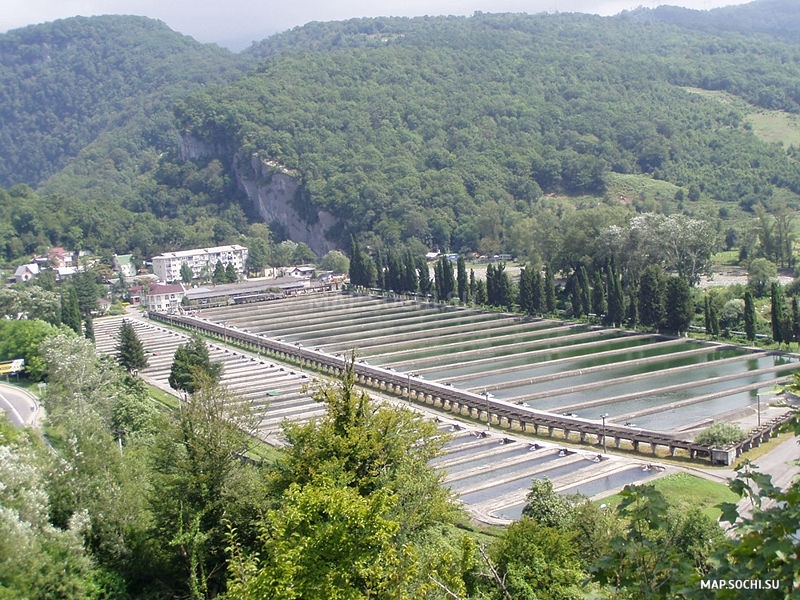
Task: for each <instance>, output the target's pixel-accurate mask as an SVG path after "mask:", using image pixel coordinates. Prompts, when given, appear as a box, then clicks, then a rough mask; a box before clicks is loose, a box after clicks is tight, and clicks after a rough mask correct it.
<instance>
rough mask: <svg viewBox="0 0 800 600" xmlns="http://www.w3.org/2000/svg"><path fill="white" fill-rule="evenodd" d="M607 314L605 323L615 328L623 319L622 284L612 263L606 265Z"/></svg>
mask: <svg viewBox="0 0 800 600" xmlns="http://www.w3.org/2000/svg"><path fill="white" fill-rule="evenodd" d="M607 274H608V275H607V278H608V284H607V285H608V312H607V313H606V323H608V324H609V325H611V326H616V325H619V324H621V323H622V321H623V319H624V318H625V296H624V295H623V293H622V282H621V281H620V278H619V275H617V271H616V269H615V268H614V265H613V263H612V264H609V265H608V269H607Z"/></svg>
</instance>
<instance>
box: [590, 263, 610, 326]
mask: <svg viewBox="0 0 800 600" xmlns="http://www.w3.org/2000/svg"><path fill="white" fill-rule="evenodd" d="M606 310H608V305H607V304H606V289H605V287H604V286H603V278H602V277H601V275H600V271H595V272H594V282H593V284H592V312H593V313H594V314H595V315H597V316H598V317H602V316H603V315H604V314H606Z"/></svg>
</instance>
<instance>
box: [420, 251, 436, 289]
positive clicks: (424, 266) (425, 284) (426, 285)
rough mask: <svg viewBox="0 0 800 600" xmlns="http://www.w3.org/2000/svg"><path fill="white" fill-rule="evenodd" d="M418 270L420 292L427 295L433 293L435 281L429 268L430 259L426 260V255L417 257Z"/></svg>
mask: <svg viewBox="0 0 800 600" xmlns="http://www.w3.org/2000/svg"><path fill="white" fill-rule="evenodd" d="M417 271H418V272H419V293H420V294H422V295H423V296H427V295H428V294H430V293H431V289H432V288H433V282H432V281H431V272H430V269H429V268H428V261H426V260H425V257H424V256H422V257H419V258H418V259H417Z"/></svg>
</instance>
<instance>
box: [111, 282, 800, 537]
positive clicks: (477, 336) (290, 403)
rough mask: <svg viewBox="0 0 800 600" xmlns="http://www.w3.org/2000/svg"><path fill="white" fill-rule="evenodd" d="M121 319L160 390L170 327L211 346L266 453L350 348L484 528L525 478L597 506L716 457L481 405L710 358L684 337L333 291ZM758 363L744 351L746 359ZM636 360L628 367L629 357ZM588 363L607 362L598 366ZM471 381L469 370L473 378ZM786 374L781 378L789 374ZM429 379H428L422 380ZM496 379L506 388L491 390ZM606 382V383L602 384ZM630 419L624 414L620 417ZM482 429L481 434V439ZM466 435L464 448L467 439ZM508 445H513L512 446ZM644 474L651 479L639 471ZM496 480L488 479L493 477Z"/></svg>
mask: <svg viewBox="0 0 800 600" xmlns="http://www.w3.org/2000/svg"><path fill="white" fill-rule="evenodd" d="M128 318H131V319H132V322H134V323H135V326H136V327H137V331H138V332H139V336H140V339H142V341H143V343H144V344H145V347H146V348H147V349H148V353H149V358H150V361H151V362H150V366H149V367H148V369H146V370H145V371H144V372H143V373H142V374H143V375H144V376H145V377H147V378H148V379H150V380H151V381H154V382H156V383H157V384H158V385H160V386H161V387H164V388H165V389H168V385H167V384H166V379H167V377H168V375H169V369H170V366H171V362H172V354H173V353H174V350H175V349H176V348H177V346H178V344H180V343H184V342H185V341H186V340H187V339H188V338H187V337H186V334H185V333H183V332H177V331H176V330H175V329H173V328H172V327H173V326H178V327H181V328H183V329H184V330H198V331H202V332H203V333H204V334H206V335H211V336H212V337H213V339H215V340H217V341H214V342H212V343H211V344H210V345H211V347H212V357H213V359H214V360H223V362H224V363H225V376H224V382H225V384H226V385H227V386H228V387H229V389H230V390H231V391H232V392H233V393H234V394H236V395H237V396H239V397H241V398H242V400H243V401H247V402H250V403H251V405H252V406H253V407H254V408H255V409H257V410H261V411H263V414H262V415H261V428H260V430H259V433H260V435H261V436H262V437H264V438H265V439H267V440H268V441H270V442H272V443H280V439H279V438H280V427H281V423H282V422H284V420H290V421H294V422H298V421H300V422H302V421H306V420H308V419H311V418H314V417H316V416H319V415H321V414H322V408H321V407H320V406H319V405H318V404H317V403H315V402H314V401H313V399H312V398H311V397H310V393H309V392H308V391H304V389H305V386H306V385H307V384H308V383H310V382H311V381H313V380H314V379H317V378H320V377H325V376H328V375H330V376H335V375H336V374H337V373H338V372H340V371H341V368H342V367H343V365H344V360H345V356H346V355H347V353H349V352H351V351H354V350H355V351H356V352H357V356H358V357H359V360H360V362H358V363H357V364H356V373H357V376H358V379H359V383H361V384H362V385H365V386H367V387H369V388H371V389H372V390H373V394H374V395H376V396H378V397H381V398H390V397H395V398H396V399H397V398H399V399H400V400H402V401H403V402H404V403H410V404H411V405H413V406H415V407H417V408H418V409H419V410H422V411H425V412H426V413H430V414H432V415H434V414H435V415H438V416H436V417H435V418H437V419H438V420H440V421H441V423H442V424H443V426H445V427H447V426H448V423H449V428H450V429H452V430H453V433H452V435H454V439H453V441H452V442H450V443H448V445H447V447H446V453H445V455H444V456H443V457H441V458H440V459H437V460H436V461H434V463H433V464H434V466H436V467H437V468H441V469H442V470H444V471H445V473H447V475H446V484H447V483H448V482H449V483H452V484H453V485H456V484H457V485H458V487H459V492H460V493H461V495H462V498H465V499H466V507H467V509H468V510H470V512H472V513H473V514H475V515H476V516H477V517H478V518H482V519H483V520H489V521H492V520H497V521H498V522H506V521H507V520H508V515H509V514H512V515H513V514H514V511H516V510H517V509H519V510H521V509H520V508H519V506H520V503H524V496H525V494H526V490H527V488H529V486H530V480H531V478H532V477H549V476H551V475H552V476H553V481H554V486H555V487H556V489H557V490H561V491H566V490H569V489H571V488H574V487H575V486H576V485H579V484H586V483H588V482H595V483H596V486H595V488H592V489H593V490H594V489H600V490H601V491H599V492H597V493H598V494H600V495H602V494H603V493H606V489H605V488H604V487H603V486H606V487H607V486H614V485H617V483H619V482H622V481H624V482H625V483H628V482H630V481H628V480H632V481H639V480H644V479H646V478H649V477H653V476H658V475H659V474H661V473H663V472H664V471H663V470H662V469H661V467H660V465H658V463H657V460H658V456H659V455H663V452H667V453H668V454H675V453H676V452H682V453H686V455H687V456H690V457H692V458H695V459H698V460H701V461H709V460H711V459H713V458H714V454H713V453H712V449H710V448H708V447H702V446H700V445H697V444H694V442H693V441H692V440H691V433H692V432H691V431H688V433H687V431H686V430H685V429H686V428H685V426H683V428H681V427H676V428H675V429H674V430H664V431H652V430H642V429H640V428H634V427H627V426H625V425H623V424H622V422H621V417H620V418H618V419H617V420H618V421H620V423H616V422H614V421H613V420H612V419H608V421H607V422H605V420H604V422H602V423H601V422H599V420H598V419H585V418H579V417H575V416H572V415H571V414H567V415H564V414H559V413H552V412H547V411H541V410H537V409H535V408H532V407H530V406H528V405H526V404H516V403H514V402H509V401H508V400H507V399H498V398H494V397H492V396H491V394H490V393H489V392H490V391H498V392H499V391H501V390H510V391H512V392H513V390H514V389H515V388H519V387H520V386H523V385H530V384H531V383H534V384H535V383H537V382H546V381H555V380H563V382H564V384H565V385H564V388H565V389H566V388H568V387H569V385H568V384H569V382H570V379H571V378H573V377H575V375H576V374H577V375H578V376H580V375H581V374H583V373H586V372H587V371H588V372H589V373H598V374H600V373H609V374H612V373H613V372H614V369H615V368H618V367H620V366H624V365H626V364H627V368H633V367H642V366H644V367H647V366H648V365H650V364H652V365H653V368H654V369H655V370H656V372H657V371H658V369H657V368H656V367H657V366H658V365H659V364H670V362H671V361H670V357H674V358H675V360H678V357H679V356H681V355H683V356H684V357H688V356H691V355H693V354H697V355H700V354H702V353H703V352H704V351H705V352H708V351H710V349H711V348H712V346H710V345H705V344H700V345H698V344H697V343H696V342H694V343H693V342H691V341H689V340H685V339H676V338H665V337H662V336H655V335H653V334H639V333H631V332H626V331H621V330H607V329H601V328H595V327H588V326H574V325H569V324H565V323H562V322H558V321H546V320H543V319H526V318H520V317H519V316H518V315H505V314H502V313H484V312H481V311H476V310H470V309H461V308H454V307H450V306H447V307H443V306H437V305H433V304H431V303H415V302H410V301H406V300H400V301H398V300H396V299H389V300H387V299H384V298H378V297H373V296H368V295H348V294H341V293H338V294H318V295H316V297H313V298H312V297H309V296H305V297H303V296H301V297H297V298H285V299H277V300H270V301H269V302H263V303H256V304H248V305H247V306H242V307H220V308H213V309H202V311H201V313H200V314H197V315H195V316H193V317H188V316H169V315H157V314H154V315H151V318H150V319H141V318H138V317H128ZM120 325H121V320H119V319H117V320H114V319H108V320H106V319H100V320H98V321H97V322H96V323H95V335H96V338H97V345H98V351H99V352H103V353H109V354H110V353H113V352H114V348H115V345H116V337H115V336H116V331H118V328H119V326H120ZM515 331H516V332H518V334H515ZM527 336H530V337H527ZM626 343H628V344H629V345H626ZM362 345H363V346H362ZM234 346H235V347H234ZM643 353H645V354H643ZM646 353H654V354H653V356H649V355H647V354H646ZM420 354H424V357H421V356H420ZM754 354H755V353H754V352H752V351H747V356H751V357H752V355H754ZM632 355H633V356H636V358H631V356H632ZM759 356H763V353H762V354H759ZM651 358H652V359H653V360H652V362H651V363H649V362H648V359H651ZM790 358H791V357H790ZM597 361H611V362H610V363H609V365H603V364H600V363H598V362H597ZM709 362H713V361H709ZM731 362H735V361H731ZM587 363H591V364H590V365H589V366H588V367H587V368H586V369H582V368H580V367H574V368H573V366H574V365H577V364H587ZM790 363H791V360H787V364H790ZM720 364H723V363H720ZM417 369H418V370H419V373H417ZM473 369H474V370H475V371H477V372H470V370H473ZM536 369H545V370H550V372H549V373H548V374H546V375H540V376H538V378H537V376H535V375H534V376H530V375H529V373H531V374H532V373H533V372H535V370H536ZM789 369H790V367H785V372H787V373H788V370H789ZM687 370H688V369H687ZM766 371H769V373H767V372H766ZM766 371H765V372H764V373H763V375H764V377H765V381H764V382H759V383H756V384H754V383H752V382H750V383H747V384H746V385H740V386H739V388H742V387H747V388H749V389H750V390H752V391H754V392H755V393H759V392H763V391H764V389H767V388H769V387H770V386H774V383H775V382H777V381H779V378H778V377H777V376H779V375H780V374H781V373H783V372H784V368H783V367H781V368H780V369H777V370H769V369H767V370H766ZM434 373H435V374H436V377H437V379H429V377H430V376H431V374H434ZM770 373H771V375H770ZM448 374H452V376H451V377H448ZM773 375H774V376H775V377H773ZM498 377H503V378H506V379H505V380H503V381H502V382H498V381H496V379H497V378H498ZM770 377H772V378H771V379H770ZM492 378H495V381H494V383H492V381H493V379H492ZM731 378H732V379H735V377H733V376H731ZM647 381H648V377H647V373H644V374H643V377H642V379H641V383H642V386H643V390H642V392H640V393H639V394H640V396H642V395H643V396H646V395H647V393H648V390H647V387H646V386H647ZM613 383H614V381H613V379H611V380H609V381H607V382H606V385H613ZM492 386H495V387H492ZM754 386H755V387H754ZM573 387H574V386H573ZM601 387H605V386H601ZM589 389H591V388H587V390H589ZM718 393H720V394H723V395H724V394H725V393H726V392H725V391H724V390H721V391H719V392H718ZM551 394H552V393H551ZM616 400H624V398H617V399H616ZM395 401H397V400H395ZM697 402H702V398H699V397H698V399H697ZM673 404H675V403H673ZM570 406H577V405H570ZM596 406H598V407H601V406H603V404H602V402H601V403H600V404H598V405H596ZM676 406H680V404H676ZM661 408H662V407H661V406H660V405H659V404H658V403H656V404H654V405H652V406H649V407H647V408H644V409H641V410H642V411H644V413H648V412H649V413H653V414H654V415H655V417H658V416H659V411H661ZM664 410H669V406H668V405H665V407H664ZM431 411H432V412H431ZM738 412H741V410H733V409H731V410H729V411H727V413H725V414H720V415H718V416H719V417H727V416H730V415H732V414H738ZM635 414H637V413H636V412H635V411H631V412H629V413H627V414H626V415H622V416H629V415H635ZM642 414H643V413H642ZM432 418H434V417H432ZM716 418H717V416H715V415H714V414H708V415H704V416H703V419H699V420H698V422H700V421H702V423H703V424H708V423H710V422H713V421H714V420H715V419H716ZM461 419H467V420H468V421H467V422H464V421H461ZM470 421H471V423H472V424H470ZM487 421H488V422H489V424H490V429H489V430H486V429H485V426H486V425H485V424H486V423H487ZM480 422H483V423H484V425H480V424H479V423H480ZM773 431H774V427H773V428H767V429H765V430H764V431H762V432H761V433H760V434H759V435H758V436H756V437H755V438H753V439H751V440H750V442H749V443H750V444H751V445H757V444H758V443H759V441H763V440H764V439H766V438H768V437H770V435H772V432H773ZM520 433H534V434H536V435H539V436H541V435H544V436H548V438H549V439H543V440H541V439H540V440H537V441H536V443H535V444H534V445H532V446H530V445H531V440H530V439H528V438H524V437H522V438H520V437H519V434H520ZM555 434H558V435H555ZM465 436H471V437H472V436H474V439H463V438H464V437H465ZM687 436H688V437H687ZM565 438H566V440H567V441H565ZM509 440H510V441H513V442H514V443H513V444H509V443H508V441H509ZM456 442H458V443H456ZM576 442H577V443H579V444H582V446H583V449H582V450H580V451H579V454H580V458H571V457H572V454H565V456H564V457H559V456H557V455H558V453H559V452H561V451H562V450H564V448H565V447H566V446H565V444H572V443H576ZM517 444H518V447H519V448H527V447H528V446H530V448H531V450H526V451H525V452H520V453H519V454H517V455H516V456H514V457H511V458H509V455H508V451H509V447H510V446H515V445H517ZM606 445H607V446H608V448H609V449H612V448H619V447H623V446H624V447H628V448H629V449H633V450H638V451H639V452H641V453H642V458H641V459H636V458H629V457H620V456H618V455H605V454H603V455H599V451H600V449H601V448H603V447H605V446H606ZM534 446H536V447H534ZM659 449H660V450H659ZM569 452H572V450H570V451H569ZM660 453H662V454H660ZM738 453H739V450H738V449H733V450H730V449H729V450H728V452H727V455H725V456H724V457H723V458H727V460H732V459H733V458H735V456H736V455H737V454H738ZM550 455H555V457H556V458H555V460H556V461H560V464H559V465H557V466H558V469H556V470H553V469H543V468H537V467H536V466H535V465H533V464H532V463H530V460H533V459H535V458H536V457H538V456H550ZM598 456H600V459H598ZM719 456H720V455H717V459H718V460H719ZM526 463H527V465H528V466H526ZM573 463H574V464H575V465H580V466H581V469H580V471H581V472H580V475H573V474H572V473H571V472H570V471H569V469H570V468H572V467H570V465H572V464H573ZM650 464H654V465H657V466H658V468H653V469H652V470H651V469H649V468H647V467H648V465H650ZM554 466H555V465H554ZM562 466H563V467H564V469H566V471H565V470H563V469H561V467H562ZM448 469H450V470H448ZM548 471H549V472H550V475H548ZM492 472H495V473H496V474H497V475H496V476H495V475H491V473H492ZM515 482H516V483H515ZM625 483H619V485H620V486H621V485H624V484H625ZM520 486H521V487H520ZM598 486H599V487H598ZM465 490H467V491H466V492H465ZM495 492H496V493H495ZM484 495H488V497H484ZM509 511H510V512H509Z"/></svg>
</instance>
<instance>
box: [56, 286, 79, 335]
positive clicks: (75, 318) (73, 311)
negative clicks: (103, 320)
mask: <svg viewBox="0 0 800 600" xmlns="http://www.w3.org/2000/svg"><path fill="white" fill-rule="evenodd" d="M61 322H62V323H63V324H64V325H66V326H67V327H69V328H70V329H72V331H74V332H75V333H77V334H79V335H82V334H83V331H82V323H81V309H80V307H79V306H78V294H77V292H76V291H75V288H74V287H72V286H70V288H69V289H68V290H67V294H66V296H64V295H63V294H62V296H61Z"/></svg>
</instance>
